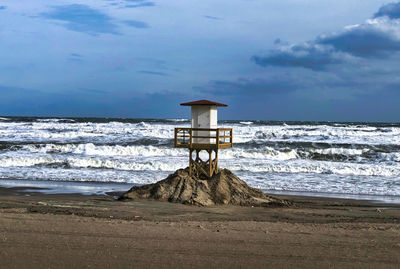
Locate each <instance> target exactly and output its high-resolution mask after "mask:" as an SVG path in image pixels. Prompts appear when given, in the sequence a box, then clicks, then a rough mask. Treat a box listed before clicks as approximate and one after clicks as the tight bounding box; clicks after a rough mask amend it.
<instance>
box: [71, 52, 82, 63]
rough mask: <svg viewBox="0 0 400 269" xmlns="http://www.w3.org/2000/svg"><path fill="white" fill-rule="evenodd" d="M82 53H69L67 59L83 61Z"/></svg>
mask: <svg viewBox="0 0 400 269" xmlns="http://www.w3.org/2000/svg"><path fill="white" fill-rule="evenodd" d="M83 58H84V57H83V55H81V54H78V53H71V54H70V55H69V57H68V60H69V61H71V62H76V63H81V62H83V61H84V59H83Z"/></svg>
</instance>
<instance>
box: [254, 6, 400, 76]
mask: <svg viewBox="0 0 400 269" xmlns="http://www.w3.org/2000/svg"><path fill="white" fill-rule="evenodd" d="M382 16H388V17H389V18H390V19H389V18H380V17H382ZM397 18H400V3H396V4H388V5H385V6H383V7H381V9H380V10H379V11H378V13H376V14H375V19H373V20H367V21H366V22H365V23H363V24H359V25H353V26H349V27H345V28H344V29H343V30H342V31H340V32H338V33H331V34H327V35H321V36H319V37H317V38H315V39H314V40H313V41H309V42H307V43H304V44H297V45H292V46H288V45H281V42H280V40H278V42H274V44H275V45H281V47H280V48H278V49H276V50H271V51H270V52H269V53H268V54H267V55H255V56H253V57H252V60H253V61H254V62H255V63H256V64H258V65H260V66H264V67H265V66H282V67H303V68H307V69H312V70H323V69H325V68H326V67H327V66H330V65H332V64H338V63H345V62H346V61H347V60H348V59H351V58H354V57H359V58H381V57H388V56H391V55H392V54H393V53H395V52H399V51H400V38H399V33H400V24H399V23H398V21H397V20H393V19H397Z"/></svg>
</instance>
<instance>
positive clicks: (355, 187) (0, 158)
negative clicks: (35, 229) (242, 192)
mask: <svg viewBox="0 0 400 269" xmlns="http://www.w3.org/2000/svg"><path fill="white" fill-rule="evenodd" d="M218 125H219V127H226V128H233V143H234V145H233V148H231V149H222V150H220V151H219V166H220V167H221V168H228V169H230V170H231V171H233V172H234V173H235V174H236V175H238V176H239V177H240V178H241V179H243V180H244V181H246V182H247V184H249V185H250V186H252V187H255V188H259V189H261V190H262V191H264V192H266V193H271V194H288V195H308V196H322V197H338V198H351V199H365V200H372V201H383V202H389V203H400V124H399V123H340V122H279V121H236V120H232V121H219V123H218ZM175 127H190V121H189V120H187V119H109V118H37V117H0V186H1V187H7V188H10V187H19V186H25V187H28V190H29V188H30V189H31V191H39V192H45V193H81V194H104V193H109V192H119V191H126V190H128V189H129V188H130V187H132V186H134V185H142V184H149V183H154V182H156V181H158V180H161V179H164V178H166V177H167V176H168V175H169V174H171V173H173V172H174V171H175V170H177V169H180V168H185V167H187V166H188V162H189V152H188V150H187V149H181V148H180V149H178V148H174V145H173V138H174V128H175ZM27 195H28V194H27Z"/></svg>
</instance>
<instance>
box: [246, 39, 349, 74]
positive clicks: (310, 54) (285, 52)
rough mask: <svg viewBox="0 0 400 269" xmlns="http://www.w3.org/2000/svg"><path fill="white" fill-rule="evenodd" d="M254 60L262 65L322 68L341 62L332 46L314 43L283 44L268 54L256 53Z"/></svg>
mask: <svg viewBox="0 0 400 269" xmlns="http://www.w3.org/2000/svg"><path fill="white" fill-rule="evenodd" d="M252 60H253V61H254V62H255V63H256V64H258V65H260V66H263V67H265V66H269V65H271V66H282V67H304V68H308V69H313V70H322V69H324V68H325V67H326V66H327V65H330V64H337V63H341V62H342V61H343V60H342V58H341V57H340V54H339V53H336V52H335V51H334V50H333V49H332V48H330V47H327V46H321V45H318V44H314V43H305V44H301V45H294V46H283V47H280V48H279V49H277V50H273V51H270V53H269V55H267V56H258V55H255V56H253V57H252Z"/></svg>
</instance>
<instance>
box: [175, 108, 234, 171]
mask: <svg viewBox="0 0 400 269" xmlns="http://www.w3.org/2000/svg"><path fill="white" fill-rule="evenodd" d="M181 106H190V107H191V110H192V112H191V114H192V127H191V128H175V147H176V148H188V149H189V174H190V176H192V175H196V176H200V174H205V175H207V176H208V177H209V178H210V177H212V176H213V175H214V174H215V173H217V172H218V149H226V148H231V147H232V144H233V142H232V135H233V133H232V128H218V126H217V123H218V115H217V107H219V106H221V107H226V106H228V105H225V104H221V103H217V102H213V101H209V100H199V101H194V102H188V103H182V104H181ZM202 150H204V151H207V153H208V160H206V161H204V160H202V159H201V158H200V152H201V151H202Z"/></svg>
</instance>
